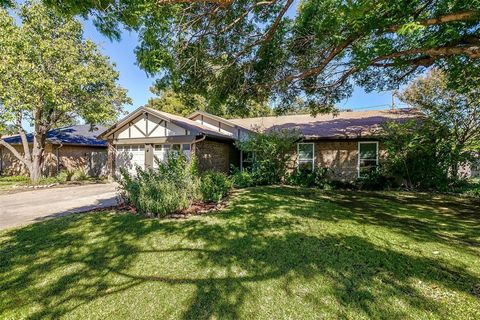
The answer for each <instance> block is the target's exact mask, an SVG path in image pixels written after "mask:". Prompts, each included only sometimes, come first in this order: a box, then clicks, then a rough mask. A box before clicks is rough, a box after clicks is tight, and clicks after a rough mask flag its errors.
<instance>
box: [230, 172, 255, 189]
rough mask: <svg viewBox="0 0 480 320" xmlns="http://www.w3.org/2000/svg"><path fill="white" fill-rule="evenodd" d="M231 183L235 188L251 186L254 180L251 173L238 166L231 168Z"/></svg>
mask: <svg viewBox="0 0 480 320" xmlns="http://www.w3.org/2000/svg"><path fill="white" fill-rule="evenodd" d="M232 171H233V172H232V177H231V179H232V184H233V186H234V187H235V188H238V189H242V188H248V187H253V186H254V185H255V181H254V179H253V176H252V173H251V172H250V171H247V170H243V171H242V170H240V169H238V168H233V170H232Z"/></svg>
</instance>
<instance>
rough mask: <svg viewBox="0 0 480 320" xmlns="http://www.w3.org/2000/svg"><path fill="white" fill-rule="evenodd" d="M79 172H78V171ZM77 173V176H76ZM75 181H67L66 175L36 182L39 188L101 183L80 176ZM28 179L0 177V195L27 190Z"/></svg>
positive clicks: (94, 178)
mask: <svg viewBox="0 0 480 320" xmlns="http://www.w3.org/2000/svg"><path fill="white" fill-rule="evenodd" d="M78 172H79V171H78ZM78 172H77V174H78ZM77 179H78V180H75V181H67V180H66V173H65V172H63V173H62V174H61V175H58V176H56V177H43V178H42V179H40V181H39V182H38V185H39V186H42V185H51V184H86V183H102V182H104V180H103V179H101V178H96V177H89V176H86V175H85V176H80V177H79V178H77ZM31 185H32V184H31V182H30V178H29V177H27V176H0V194H4V193H11V192H13V191H21V190H28V189H27V188H26V187H28V186H31Z"/></svg>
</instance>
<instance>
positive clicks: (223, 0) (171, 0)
mask: <svg viewBox="0 0 480 320" xmlns="http://www.w3.org/2000/svg"><path fill="white" fill-rule="evenodd" d="M176 3H213V4H219V5H221V6H228V5H231V4H232V3H233V0H157V4H158V5H165V4H176Z"/></svg>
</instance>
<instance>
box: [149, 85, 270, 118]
mask: <svg viewBox="0 0 480 320" xmlns="http://www.w3.org/2000/svg"><path fill="white" fill-rule="evenodd" d="M150 90H151V91H152V92H153V93H155V94H156V95H157V97H155V98H151V99H149V100H148V102H147V104H146V107H149V108H153V109H157V110H161V111H165V112H168V113H173V114H177V115H180V116H188V115H190V114H192V113H193V112H194V111H206V112H208V113H211V114H214V115H217V116H220V117H225V118H245V117H263V116H269V115H272V114H273V110H272V109H271V108H269V106H268V105H267V104H266V103H258V102H255V101H251V102H250V104H249V105H248V106H246V107H245V108H242V109H237V108H232V107H231V106H229V105H228V104H221V105H215V104H212V103H208V102H207V100H206V99H205V98H204V97H203V96H201V95H199V94H182V93H177V92H175V91H173V90H171V89H170V90H159V89H158V88H157V87H155V86H153V87H152V88H151V89H150Z"/></svg>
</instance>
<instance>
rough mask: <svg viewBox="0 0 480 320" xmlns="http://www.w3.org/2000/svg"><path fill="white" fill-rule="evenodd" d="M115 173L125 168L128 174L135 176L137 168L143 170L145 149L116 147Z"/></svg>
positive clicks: (140, 147)
mask: <svg viewBox="0 0 480 320" xmlns="http://www.w3.org/2000/svg"><path fill="white" fill-rule="evenodd" d="M115 160H116V161H115V164H116V166H115V168H116V173H117V174H120V168H125V169H127V170H128V172H129V173H130V174H136V172H137V169H136V168H137V167H140V168H142V169H145V147H144V146H143V145H126V146H117V152H116V159H115Z"/></svg>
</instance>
